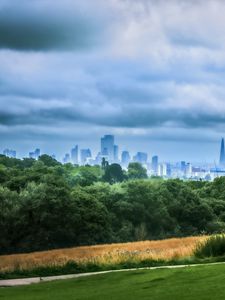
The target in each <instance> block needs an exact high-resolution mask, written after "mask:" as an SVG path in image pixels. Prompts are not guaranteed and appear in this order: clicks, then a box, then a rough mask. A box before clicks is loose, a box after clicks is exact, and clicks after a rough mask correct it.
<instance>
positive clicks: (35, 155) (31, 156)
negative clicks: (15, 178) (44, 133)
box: [29, 148, 41, 159]
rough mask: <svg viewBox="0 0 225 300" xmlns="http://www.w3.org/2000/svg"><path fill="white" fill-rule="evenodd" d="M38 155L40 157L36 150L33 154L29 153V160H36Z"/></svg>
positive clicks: (38, 150)
mask: <svg viewBox="0 0 225 300" xmlns="http://www.w3.org/2000/svg"><path fill="white" fill-rule="evenodd" d="M40 155H41V151H40V149H38V148H37V149H35V151H34V152H29V158H33V159H38V158H39V156H40Z"/></svg>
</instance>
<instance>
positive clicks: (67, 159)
mask: <svg viewBox="0 0 225 300" xmlns="http://www.w3.org/2000/svg"><path fill="white" fill-rule="evenodd" d="M63 163H64V164H68V163H70V155H69V153H66V154H65V156H64V158H63Z"/></svg>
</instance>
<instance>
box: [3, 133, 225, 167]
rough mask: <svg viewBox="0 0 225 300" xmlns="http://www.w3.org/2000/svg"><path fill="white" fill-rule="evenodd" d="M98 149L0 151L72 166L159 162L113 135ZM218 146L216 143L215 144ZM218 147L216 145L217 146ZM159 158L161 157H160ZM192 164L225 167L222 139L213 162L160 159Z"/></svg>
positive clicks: (77, 146) (11, 155)
mask: <svg viewBox="0 0 225 300" xmlns="http://www.w3.org/2000/svg"><path fill="white" fill-rule="evenodd" d="M98 144H99V147H98V148H97V149H95V151H93V148H92V146H91V145H90V144H89V145H88V143H85V145H87V147H82V146H81V145H79V144H74V145H73V146H71V148H70V149H64V152H63V154H62V155H61V156H57V155H56V154H55V153H56V152H55V151H53V149H52V151H50V152H46V151H43V149H42V151H41V149H40V148H35V149H34V151H30V150H29V151H28V153H24V154H23V155H18V152H17V150H16V149H11V148H9V147H8V148H4V150H3V151H2V154H4V155H6V156H9V157H17V158H24V157H29V158H34V159H37V158H38V157H39V156H40V155H41V154H48V155H50V156H52V157H53V158H55V159H57V160H58V161H60V162H63V163H68V162H70V163H73V164H85V163H86V158H88V159H91V160H92V164H101V160H102V157H105V158H107V160H108V161H109V162H110V163H114V162H118V163H121V162H122V161H123V157H124V160H127V159H128V157H130V158H129V159H130V161H138V162H140V163H142V164H146V163H149V162H150V161H152V164H154V162H153V161H154V160H155V159H156V160H157V162H158V160H159V157H160V155H159V154H158V153H156V152H149V151H147V150H146V149H140V148H138V150H137V151H130V149H128V147H124V146H121V145H120V144H119V143H118V142H117V138H116V137H115V136H114V135H111V134H105V135H104V136H102V137H100V138H99V141H98ZM217 144H218V143H217ZM217 147H218V145H217ZM218 153H219V154H218ZM160 158H161V157H160ZM184 160H185V161H187V162H192V163H200V164H204V163H208V164H212V165H214V166H223V167H224V166H225V147H224V138H223V137H222V138H221V140H220V147H219V150H218V151H217V158H216V159H214V160H213V161H204V160H201V161H191V160H189V159H187V158H185V157H184V156H182V159H177V160H174V161H173V160H170V159H168V158H161V162H172V163H174V162H182V161H184Z"/></svg>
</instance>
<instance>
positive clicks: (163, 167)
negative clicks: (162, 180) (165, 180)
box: [158, 163, 167, 177]
mask: <svg viewBox="0 0 225 300" xmlns="http://www.w3.org/2000/svg"><path fill="white" fill-rule="evenodd" d="M158 175H159V176H161V177H165V176H167V164H165V163H164V164H159V165H158Z"/></svg>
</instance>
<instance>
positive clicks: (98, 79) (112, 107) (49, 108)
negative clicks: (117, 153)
mask: <svg viewBox="0 0 225 300" xmlns="http://www.w3.org/2000/svg"><path fill="white" fill-rule="evenodd" d="M224 11H225V1H223V0H212V1H211V0H204V1H203V0H167V1H166V0H107V1H105V0H91V1H90V0H82V1H81V0H79V1H78V0H58V1H55V0H54V1H53V0H0V66H1V67H0V141H1V142H0V152H2V151H3V149H4V148H13V149H16V150H17V151H18V154H19V156H25V155H27V153H28V151H31V150H33V149H34V148H37V147H38V148H41V150H42V152H46V153H48V154H53V153H54V154H56V156H57V157H58V158H61V157H62V156H63V155H64V153H65V152H68V151H69V150H70V149H71V148H72V147H73V146H74V145H76V144H78V145H79V146H80V147H83V148H87V147H91V148H92V150H93V152H94V153H96V152H97V151H98V150H99V148H100V145H99V144H100V142H99V140H100V137H101V136H102V135H104V134H114V135H115V136H116V142H117V143H118V144H119V145H120V150H130V151H131V153H134V152H136V151H146V152H148V154H149V156H151V155H155V154H158V155H159V156H160V158H161V159H162V160H164V161H165V160H167V161H169V160H170V161H178V160H183V159H184V160H187V161H188V160H189V161H202V162H214V161H218V156H219V147H220V139H221V137H223V136H225V18H224Z"/></svg>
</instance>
